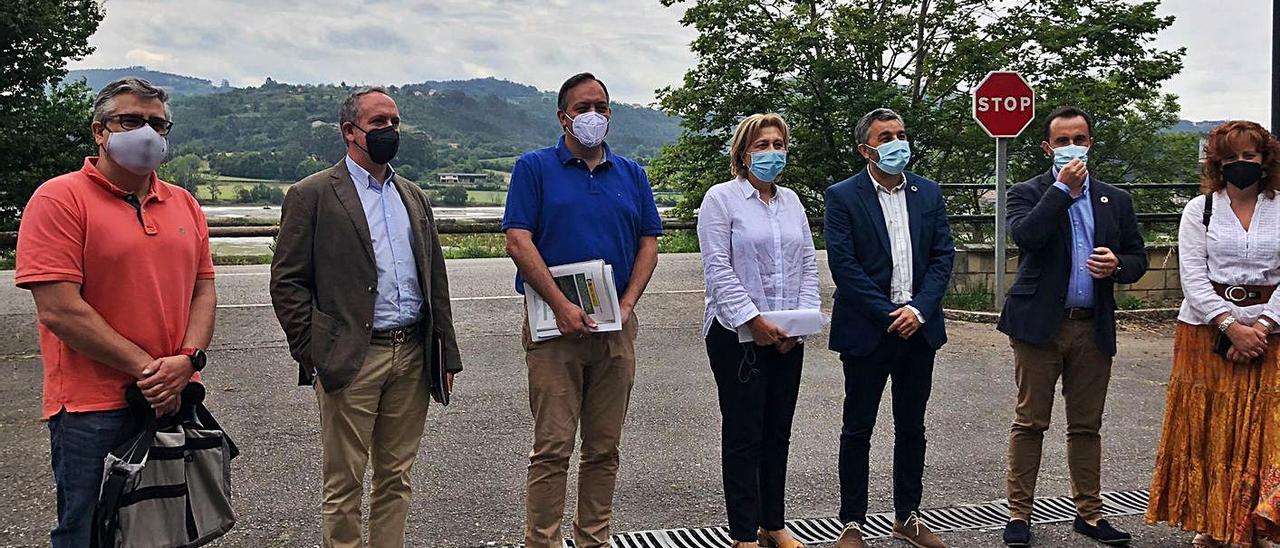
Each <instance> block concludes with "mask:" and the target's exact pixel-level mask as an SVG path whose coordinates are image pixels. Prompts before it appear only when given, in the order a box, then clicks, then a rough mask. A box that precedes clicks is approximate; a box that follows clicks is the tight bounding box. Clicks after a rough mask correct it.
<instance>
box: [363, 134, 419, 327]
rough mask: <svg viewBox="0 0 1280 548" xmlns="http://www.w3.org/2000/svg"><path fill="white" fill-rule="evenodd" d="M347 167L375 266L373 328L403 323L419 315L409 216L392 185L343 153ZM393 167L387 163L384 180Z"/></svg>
mask: <svg viewBox="0 0 1280 548" xmlns="http://www.w3.org/2000/svg"><path fill="white" fill-rule="evenodd" d="M347 171H349V172H351V180H352V181H353V182H354V183H355V185H356V193H358V194H359V195H360V204H361V205H363V206H364V218H365V220H366V221H367V222H368V223H369V237H370V239H371V240H373V258H374V263H375V264H376V266H377V267H378V296H377V299H376V300H375V301H374V305H373V328H374V329H375V330H379V331H381V330H385V329H395V328H398V327H407V326H410V325H413V324H415V323H417V322H418V320H420V319H422V303H423V298H422V286H421V285H419V283H418V263H417V260H416V259H415V258H414V256H413V225H412V224H411V223H412V222H413V219H410V218H409V210H408V209H405V206H404V201H403V200H402V199H401V198H400V193H399V192H397V191H396V185H394V184H383V182H381V181H378V180H377V179H375V178H374V177H373V176H372V175H370V174H369V172H368V171H365V169H364V168H362V167H360V164H357V163H356V162H355V160H352V159H351V157H350V156H347ZM393 177H395V170H393V169H391V166H390V165H388V166H387V181H388V182H390V181H391V180H392V178H393Z"/></svg>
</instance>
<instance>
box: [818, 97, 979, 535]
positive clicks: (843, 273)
mask: <svg viewBox="0 0 1280 548" xmlns="http://www.w3.org/2000/svg"><path fill="white" fill-rule="evenodd" d="M855 134H856V136H857V139H858V143H859V144H858V150H859V152H860V153H861V154H862V156H863V157H865V158H866V159H867V169H866V170H865V171H863V172H861V173H859V174H857V175H855V176H853V177H850V178H849V179H846V180H844V181H841V182H839V183H836V184H834V185H832V186H831V187H830V188H828V189H827V192H826V227H825V229H824V234H825V236H826V240H827V261H828V263H829V264H830V267H831V276H832V277H833V278H834V279H835V282H836V295H835V305H834V308H833V310H832V319H831V345H830V347H831V349H832V350H834V351H836V352H839V353H840V360H841V362H843V364H844V378H845V400H844V425H843V428H842V429H841V432H840V520H841V522H842V523H844V524H846V525H845V529H844V531H843V533H842V534H841V536H840V540H839V541H838V542H837V543H836V547H837V548H862V547H864V546H866V544H865V542H864V541H863V538H862V536H863V535H862V527H863V526H864V525H865V524H866V519H867V481H868V475H869V473H870V470H869V469H870V450H871V432H872V430H873V429H874V428H875V423H876V415H877V413H878V411H879V409H880V398H881V396H882V394H883V393H884V385H885V382H886V381H887V380H888V379H889V378H890V377H892V378H893V384H892V387H893V388H892V390H893V423H894V452H893V502H894V510H895V514H896V517H897V520H896V521H895V523H894V528H893V535H894V536H895V537H898V538H902V539H905V540H908V541H909V542H912V543H913V544H915V545H916V546H922V547H927V548H941V547H943V546H945V545H944V544H943V543H942V541H941V540H940V539H938V537H937V536H935V535H934V534H933V533H932V532H930V531H929V528H928V527H927V526H925V524H924V523H922V522H921V521H920V518H919V515H917V511H918V510H919V509H920V497H921V494H922V492H923V485H922V476H923V474H924V454H925V436H924V416H925V407H926V405H927V403H928V401H929V392H930V390H931V389H932V386H933V358H934V354H935V353H936V352H937V350H938V348H940V347H941V346H942V345H943V344H944V343H946V342H947V334H946V330H945V328H944V327H943V321H942V295H943V294H944V293H945V292H946V290H947V285H948V283H949V282H950V280H951V267H952V259H953V258H954V257H955V242H954V241H952V239H951V226H950V224H948V221H947V211H946V203H945V202H944V201H943V198H942V191H941V189H940V187H939V186H938V183H935V182H933V181H930V180H928V179H925V178H923V177H920V176H918V175H916V174H914V173H910V172H907V171H905V169H906V166H907V164H908V163H909V162H910V159H911V148H910V143H909V141H908V140H907V132H906V128H905V125H904V123H903V121H902V117H900V116H899V115H898V114H897V113H895V112H893V111H892V110H889V109H884V108H881V109H876V110H873V111H871V112H869V113H867V115H866V116H863V117H862V119H861V120H859V121H858V124H857V126H856V127H855Z"/></svg>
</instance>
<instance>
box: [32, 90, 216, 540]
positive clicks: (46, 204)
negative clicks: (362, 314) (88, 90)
mask: <svg viewBox="0 0 1280 548" xmlns="http://www.w3.org/2000/svg"><path fill="white" fill-rule="evenodd" d="M167 99H168V95H167V94H166V93H165V92H164V90H161V89H159V88H156V87H154V86H152V85H151V84H150V83H149V82H147V81H145V80H142V79H137V78H124V79H121V80H117V81H115V82H112V83H110V84H108V85H107V86H106V87H104V88H103V89H102V91H101V92H99V93H98V97H97V99H96V100H95V101H94V109H93V125H92V131H93V139H94V141H95V142H96V143H97V144H98V150H99V154H98V156H97V157H89V158H86V159H85V161H84V167H82V168H81V169H80V170H79V171H75V172H72V173H68V174H66V175H62V176H59V177H55V178H53V179H51V180H49V181H47V182H45V183H44V184H43V185H40V188H38V189H36V191H35V194H33V195H32V196H31V200H30V201H29V202H28V203H27V207H26V209H25V210H24V212H23V214H22V224H21V225H20V226H19V228H18V254H17V263H18V264H17V275H16V280H15V281H16V283H17V285H18V287H20V288H23V289H29V290H30V291H31V294H32V296H33V297H34V298H35V302H36V311H37V314H38V317H39V329H40V349H41V355H42V356H43V361H44V410H43V416H44V418H45V419H47V420H48V422H49V434H50V445H51V455H52V461H53V463H52V464H53V477H54V482H55V483H56V484H57V491H58V525H57V527H56V528H54V529H53V532H52V535H51V536H52V544H53V546H54V547H63V546H68V547H70V546H75V547H83V546H88V545H89V533H90V527H91V525H92V518H93V509H94V505H95V504H96V503H97V500H98V492H99V488H100V485H101V482H102V461H103V458H104V457H105V456H106V454H107V453H108V452H109V451H110V450H111V449H112V448H113V447H114V446H115V445H116V444H118V443H119V442H121V441H123V440H124V439H127V437H128V436H129V434H130V432H128V430H129V429H130V428H131V426H130V422H131V421H129V420H127V419H128V412H127V403H126V402H125V389H127V388H128V387H129V385H132V384H137V385H138V387H139V388H141V389H142V393H143V395H144V396H146V398H147V401H148V402H150V403H151V406H152V407H153V408H154V409H155V412H156V414H157V415H162V414H169V413H173V412H175V411H177V410H178V409H179V407H180V405H181V397H180V394H181V392H182V389H183V388H185V387H186V385H187V382H188V381H190V380H193V377H195V375H196V371H198V370H200V369H201V368H203V366H204V361H205V357H204V350H203V349H204V348H205V347H207V346H208V344H209V339H210V338H211V337H212V336H213V321H214V309H215V305H216V301H217V298H216V296H215V294H214V285H213V262H212V260H211V258H210V256H209V229H208V226H207V224H206V223H205V218H204V214H203V213H202V212H201V211H200V206H199V204H197V203H196V201H195V199H194V198H193V197H192V196H191V194H189V193H187V192H186V191H185V190H183V189H182V188H181V187H177V186H173V185H170V184H168V183H165V182H164V181H161V180H160V179H158V178H157V177H156V173H155V168H156V166H158V165H160V163H161V162H162V161H164V157H165V153H166V151H167V145H168V143H167V140H166V138H165V136H166V135H168V133H169V129H170V128H171V127H172V126H173V123H172V122H170V121H169V119H170V116H169V107H168V105H167V104H166V101H167ZM194 380H198V377H195V379H194Z"/></svg>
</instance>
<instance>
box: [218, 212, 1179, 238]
mask: <svg viewBox="0 0 1280 548" xmlns="http://www.w3.org/2000/svg"><path fill="white" fill-rule="evenodd" d="M1137 216H1138V222H1141V223H1176V222H1178V221H1179V220H1181V219H1182V214H1181V213H1138V214H1137ZM949 218H950V220H951V222H952V223H967V224H993V223H995V217H994V216H993V215H990V214H987V215H970V214H956V215H951V216H950V217H949ZM809 225H810V226H812V227H813V228H814V229H817V230H821V229H822V226H823V219H822V217H810V218H809ZM662 228H663V230H693V229H696V228H698V221H696V220H693V219H664V220H663V221H662ZM436 230H438V231H439V232H440V233H441V234H500V233H501V232H502V222H501V221H496V220H495V221H451V220H445V219H441V220H438V221H436ZM279 231H280V228H279V227H277V226H210V227H209V236H210V237H213V238H264V237H265V238H269V237H273V236H275V235H276V233H278V232H279Z"/></svg>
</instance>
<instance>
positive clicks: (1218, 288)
mask: <svg viewBox="0 0 1280 548" xmlns="http://www.w3.org/2000/svg"><path fill="white" fill-rule="evenodd" d="M1213 290H1214V291H1215V292H1216V293H1217V294H1218V296H1220V297H1222V298H1224V299H1226V300H1227V302H1229V303H1231V304H1234V305H1236V306H1253V305H1256V304H1263V303H1265V302H1267V301H1270V300H1271V294H1272V293H1275V291H1276V286H1274V285H1227V284H1220V283H1218V282H1213Z"/></svg>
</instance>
